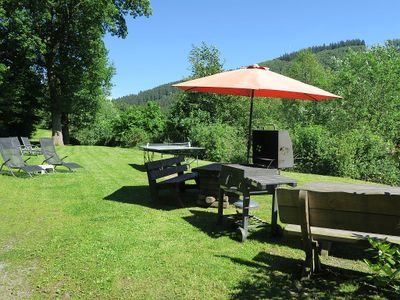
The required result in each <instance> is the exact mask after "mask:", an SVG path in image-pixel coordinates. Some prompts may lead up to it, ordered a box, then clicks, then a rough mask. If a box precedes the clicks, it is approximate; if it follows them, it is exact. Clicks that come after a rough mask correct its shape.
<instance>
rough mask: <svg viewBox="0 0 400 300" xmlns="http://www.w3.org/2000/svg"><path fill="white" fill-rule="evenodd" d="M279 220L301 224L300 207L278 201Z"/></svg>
mask: <svg viewBox="0 0 400 300" xmlns="http://www.w3.org/2000/svg"><path fill="white" fill-rule="evenodd" d="M278 207H279V209H278V213H279V220H281V222H282V223H285V224H300V220H299V209H298V207H294V206H281V205H279V203H278Z"/></svg>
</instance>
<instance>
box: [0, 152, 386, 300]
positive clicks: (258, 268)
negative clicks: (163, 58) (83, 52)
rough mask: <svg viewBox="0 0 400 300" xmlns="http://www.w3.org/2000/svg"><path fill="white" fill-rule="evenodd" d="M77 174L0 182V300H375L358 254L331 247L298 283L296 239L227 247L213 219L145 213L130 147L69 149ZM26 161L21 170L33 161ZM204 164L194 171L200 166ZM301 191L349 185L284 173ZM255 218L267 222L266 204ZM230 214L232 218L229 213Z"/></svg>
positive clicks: (266, 199)
mask: <svg viewBox="0 0 400 300" xmlns="http://www.w3.org/2000/svg"><path fill="white" fill-rule="evenodd" d="M58 151H59V153H60V155H69V156H68V158H67V161H71V162H76V163H79V164H81V165H82V166H83V167H84V168H83V169H78V170H77V171H76V172H73V173H70V172H67V171H66V170H62V168H60V169H58V170H57V172H56V173H54V174H47V175H46V174H45V175H37V176H34V178H29V177H27V176H26V175H24V174H22V173H19V174H18V175H19V176H18V177H12V176H9V175H6V174H4V175H2V176H0V187H1V188H0V228H1V230H0V270H1V274H2V275H1V276H0V295H2V297H1V298H33V299H42V298H48V299H53V298H63V299H66V298H84V299H118V298H135V299H156V298H157V299H257V298H281V299H290V298H293V299H297V298H332V297H341V298H354V297H363V298H368V297H373V298H375V297H378V298H379V297H380V296H378V295H379V292H378V291H377V290H375V289H374V288H373V287H371V286H369V285H368V283H367V282H366V281H365V280H364V279H365V276H367V274H368V269H367V268H366V265H365V264H364V262H363V261H362V259H363V258H364V257H365V252H364V250H363V248H359V247H355V246H349V245H347V244H335V245H334V247H333V250H332V255H331V256H329V257H323V258H322V259H323V260H322V262H323V264H324V266H325V271H324V274H323V276H317V277H315V278H313V279H312V280H308V281H300V274H301V264H302V261H303V259H304V253H303V251H302V250H301V243H300V240H299V239H298V238H295V237H282V238H271V237H269V235H268V233H267V232H266V230H265V229H259V230H257V231H254V232H253V233H252V234H250V236H249V239H248V240H247V241H246V242H245V243H240V242H238V241H236V240H235V236H234V233H233V232H232V231H231V230H230V228H229V226H228V225H225V226H226V227H222V228H220V227H217V226H216V218H217V214H216V209H215V208H200V207H197V206H196V205H195V200H196V194H195V193H193V192H187V194H186V195H185V197H184V199H185V204H186V207H185V208H176V207H175V206H174V204H175V202H174V201H172V200H173V199H170V195H169V194H168V193H166V194H165V195H164V197H163V198H164V202H165V203H163V204H157V205H155V204H153V203H152V202H151V201H150V195H149V192H148V187H147V177H146V173H145V172H144V167H143V154H142V152H141V151H140V150H137V149H127V148H111V147H94V146H66V147H62V148H58ZM41 160H42V158H41V157H33V158H32V159H31V160H30V161H29V162H30V163H40V162H41ZM206 163H207V162H200V164H206ZM284 174H285V175H287V176H289V177H293V178H295V179H296V180H297V181H298V183H299V184H303V183H306V182H311V181H341V182H355V181H354V180H350V179H343V178H335V177H326V176H316V175H307V174H300V173H290V172H284ZM255 198H256V200H257V201H259V202H260V203H261V209H259V210H258V211H257V212H256V214H257V216H260V217H261V218H263V219H265V220H267V221H269V220H270V209H271V196H257V197H255ZM230 212H234V210H233V209H230Z"/></svg>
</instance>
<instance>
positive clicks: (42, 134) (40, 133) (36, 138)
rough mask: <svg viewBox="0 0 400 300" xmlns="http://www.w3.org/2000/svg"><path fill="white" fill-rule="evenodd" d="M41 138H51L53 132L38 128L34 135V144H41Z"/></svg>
mask: <svg viewBox="0 0 400 300" xmlns="http://www.w3.org/2000/svg"><path fill="white" fill-rule="evenodd" d="M41 137H51V130H48V129H42V128H38V129H36V131H35V133H34V134H33V135H32V141H33V142H36V143H37V142H39V138H41Z"/></svg>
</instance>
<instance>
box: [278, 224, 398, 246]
mask: <svg viewBox="0 0 400 300" xmlns="http://www.w3.org/2000/svg"><path fill="white" fill-rule="evenodd" d="M311 233H312V236H313V238H314V239H316V240H328V241H333V242H347V243H354V242H357V241H360V240H366V239H368V238H377V239H382V240H383V239H387V241H388V242H391V243H395V244H400V237H399V236H393V235H384V234H371V233H368V232H359V231H350V230H339V229H329V228H320V227H315V226H311ZM284 234H286V235H296V236H301V228H300V225H294V224H288V225H287V226H285V228H284Z"/></svg>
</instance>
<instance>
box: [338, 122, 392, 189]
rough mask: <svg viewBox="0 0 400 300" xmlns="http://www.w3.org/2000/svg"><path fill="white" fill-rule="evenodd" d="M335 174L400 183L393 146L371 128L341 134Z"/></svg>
mask: <svg viewBox="0 0 400 300" xmlns="http://www.w3.org/2000/svg"><path fill="white" fill-rule="evenodd" d="M335 148H336V153H335V156H336V157H335V160H336V162H335V165H336V170H335V172H334V175H339V176H347V177H352V178H357V179H362V180H368V181H375V182H381V183H386V184H398V183H399V182H400V179H399V178H400V170H399V169H398V167H397V164H396V161H395V159H394V158H393V156H391V155H390V154H391V153H390V152H391V149H392V148H393V146H392V145H391V143H390V142H387V141H385V140H384V139H383V138H382V137H381V136H379V135H377V134H375V133H373V132H371V131H370V130H369V129H362V130H361V129H356V130H352V131H349V132H347V133H345V134H342V135H340V136H338V137H337V140H336V147H335Z"/></svg>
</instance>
